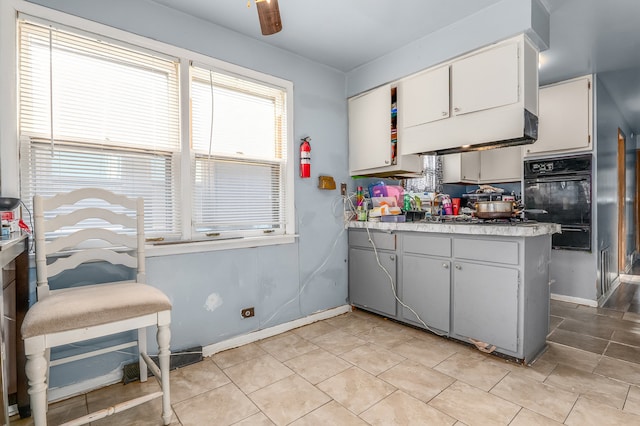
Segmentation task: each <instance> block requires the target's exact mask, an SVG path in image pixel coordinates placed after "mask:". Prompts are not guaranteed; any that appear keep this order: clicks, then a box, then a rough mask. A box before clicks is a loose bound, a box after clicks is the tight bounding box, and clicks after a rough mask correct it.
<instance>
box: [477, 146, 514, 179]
mask: <svg viewBox="0 0 640 426" xmlns="http://www.w3.org/2000/svg"><path fill="white" fill-rule="evenodd" d="M523 167H524V166H523V163H522V147H521V146H510V147H508V148H499V149H490V150H488V151H480V183H498V182H516V181H519V180H521V179H522V171H523Z"/></svg>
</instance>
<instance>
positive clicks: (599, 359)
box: [551, 342, 615, 373]
mask: <svg viewBox="0 0 640 426" xmlns="http://www.w3.org/2000/svg"><path fill="white" fill-rule="evenodd" d="M551 343H553V344H554V345H559V346H562V347H563V348H569V349H573V350H576V351H580V352H583V353H584V354H585V355H597V356H598V357H599V358H598V363H597V364H596V366H595V367H593V369H592V370H591V371H589V372H590V373H593V371H594V370H595V369H596V368H597V367H598V364H600V362H601V361H602V358H603V357H604V356H605V355H604V354H596V353H594V352H589V351H585V350H584V349H580V348H576V347H574V346H568V345H565V344H563V343H558V342H551ZM614 359H615V358H614ZM556 364H563V365H568V364H566V363H565V362H556ZM569 366H571V365H569ZM578 370H581V369H580V368H578ZM582 371H586V370H582Z"/></svg>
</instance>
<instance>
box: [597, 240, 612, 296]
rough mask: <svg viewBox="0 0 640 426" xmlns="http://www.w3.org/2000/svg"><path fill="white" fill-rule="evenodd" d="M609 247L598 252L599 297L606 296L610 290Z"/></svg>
mask: <svg viewBox="0 0 640 426" xmlns="http://www.w3.org/2000/svg"><path fill="white" fill-rule="evenodd" d="M609 254H610V250H609V247H606V248H604V249H601V250H600V265H599V266H600V268H599V269H600V296H602V295H604V294H607V293H608V291H609V290H610V289H611V274H610V273H609V272H610V265H609V264H610V260H609V259H610V256H609Z"/></svg>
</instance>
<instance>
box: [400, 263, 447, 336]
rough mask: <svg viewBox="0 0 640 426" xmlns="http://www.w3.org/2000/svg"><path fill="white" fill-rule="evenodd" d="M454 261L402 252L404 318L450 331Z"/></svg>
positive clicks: (417, 323) (439, 329) (421, 325)
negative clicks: (451, 277) (451, 268)
mask: <svg viewBox="0 0 640 426" xmlns="http://www.w3.org/2000/svg"><path fill="white" fill-rule="evenodd" d="M450 264H451V262H450V261H449V260H448V259H437V258H433V257H425V256H418V255H414V254H404V255H403V256H402V297H401V299H402V300H403V302H404V303H405V304H406V305H407V306H409V307H410V308H411V309H413V311H415V313H414V312H412V311H411V309H408V308H407V307H404V306H403V307H402V318H403V319H404V320H405V321H407V322H410V323H412V324H415V325H417V326H419V327H424V325H423V324H422V322H420V320H419V319H418V318H417V317H416V315H415V314H418V316H419V317H420V319H421V320H422V321H423V322H424V323H425V324H426V325H427V327H429V328H433V329H436V330H437V331H443V332H448V331H449V303H450V294H451V291H450V288H451V285H450V281H451V280H450V269H449V268H450Z"/></svg>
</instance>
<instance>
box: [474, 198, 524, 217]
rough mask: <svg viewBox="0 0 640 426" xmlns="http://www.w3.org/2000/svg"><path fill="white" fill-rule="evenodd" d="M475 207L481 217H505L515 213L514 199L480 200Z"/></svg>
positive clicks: (477, 214)
mask: <svg viewBox="0 0 640 426" xmlns="http://www.w3.org/2000/svg"><path fill="white" fill-rule="evenodd" d="M474 207H475V209H476V216H477V217H479V218H480V219H505V218H510V217H512V216H513V215H514V213H515V210H514V209H515V203H514V202H513V201H478V202H477V203H475V205H474Z"/></svg>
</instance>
